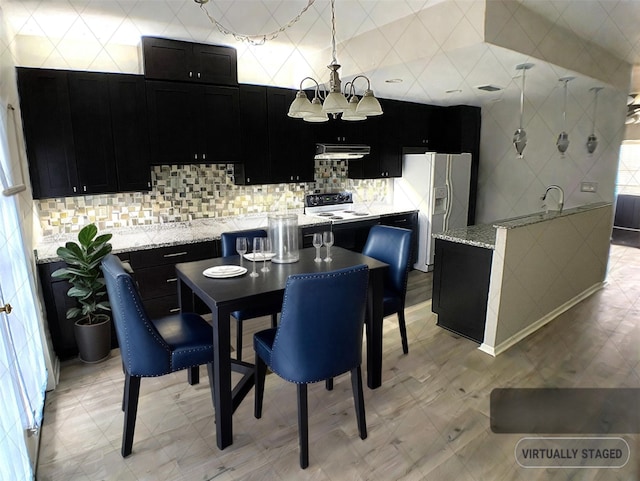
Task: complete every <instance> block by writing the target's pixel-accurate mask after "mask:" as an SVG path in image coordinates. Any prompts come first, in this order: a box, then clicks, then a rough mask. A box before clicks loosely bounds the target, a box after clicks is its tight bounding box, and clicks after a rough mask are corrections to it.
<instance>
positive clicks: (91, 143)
mask: <svg viewBox="0 0 640 481" xmlns="http://www.w3.org/2000/svg"><path fill="white" fill-rule="evenodd" d="M17 72H18V88H19V93H20V107H21V111H22V119H23V128H24V134H25V142H26V147H27V156H28V159H29V172H30V175H31V184H32V186H33V194H34V197H35V198H50V197H64V196H73V195H84V194H98V193H111V192H117V191H127V190H148V189H149V188H150V186H151V185H150V184H151V172H150V169H149V163H148V143H147V142H148V141H147V137H146V133H145V131H146V129H145V126H146V116H145V113H146V104H145V95H144V79H143V78H142V77H141V76H136V75H115V74H104V73H95V72H75V71H66V70H48V69H31V68H18V69H17ZM123 100H124V101H126V102H127V104H126V105H123Z"/></svg>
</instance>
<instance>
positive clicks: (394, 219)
mask: <svg viewBox="0 0 640 481" xmlns="http://www.w3.org/2000/svg"><path fill="white" fill-rule="evenodd" d="M380 224H382V225H389V226H392V227H402V228H403V229H411V231H413V234H412V236H411V260H410V261H409V265H410V266H413V265H414V264H415V263H416V260H417V259H418V211H414V212H407V213H406V214H392V215H385V216H382V217H380ZM411 268H412V267H411Z"/></svg>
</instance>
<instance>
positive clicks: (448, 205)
mask: <svg viewBox="0 0 640 481" xmlns="http://www.w3.org/2000/svg"><path fill="white" fill-rule="evenodd" d="M451 163H452V162H451V154H449V155H447V169H446V175H445V186H446V188H447V199H446V201H445V206H446V207H445V212H444V223H443V226H442V227H443V230H447V229H449V219H450V217H451V203H452V200H451Z"/></svg>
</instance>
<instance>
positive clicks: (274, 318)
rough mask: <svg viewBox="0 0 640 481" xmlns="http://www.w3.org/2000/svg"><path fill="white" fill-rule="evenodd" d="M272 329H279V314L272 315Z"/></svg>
mask: <svg viewBox="0 0 640 481" xmlns="http://www.w3.org/2000/svg"><path fill="white" fill-rule="evenodd" d="M271 327H272V328H274V329H275V328H276V327H278V313H277V312H276V313H274V314H271Z"/></svg>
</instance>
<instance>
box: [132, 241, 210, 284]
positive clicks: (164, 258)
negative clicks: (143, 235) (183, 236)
mask: <svg viewBox="0 0 640 481" xmlns="http://www.w3.org/2000/svg"><path fill="white" fill-rule="evenodd" d="M217 255H218V254H217V250H216V244H215V242H214V241H208V242H198V243H194V244H181V245H177V246H170V247H159V248H157V249H149V250H142V251H135V252H131V253H130V258H131V267H132V268H133V269H134V270H135V271H136V273H137V271H138V269H141V268H145V267H153V266H161V265H166V264H170V265H171V266H172V267H173V265H175V264H177V263H179V262H189V261H195V260H200V259H206V258H208V257H216V256H217ZM139 282H141V281H139Z"/></svg>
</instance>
